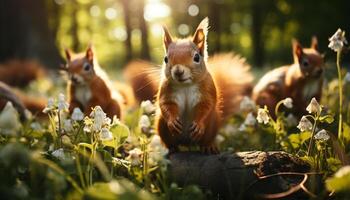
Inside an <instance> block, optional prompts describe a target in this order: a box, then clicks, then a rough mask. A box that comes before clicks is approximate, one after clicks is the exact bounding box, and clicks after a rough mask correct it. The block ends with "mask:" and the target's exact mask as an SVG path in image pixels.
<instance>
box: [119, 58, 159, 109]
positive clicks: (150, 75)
mask: <svg viewBox="0 0 350 200" xmlns="http://www.w3.org/2000/svg"><path fill="white" fill-rule="evenodd" d="M160 72H161V68H160V67H156V65H154V64H152V63H150V62H146V61H132V62H130V63H129V64H128V65H127V66H126V67H125V69H124V76H125V78H126V80H127V82H128V83H130V84H131V87H132V89H133V92H134V96H135V98H136V99H137V101H138V102H139V103H140V102H142V101H145V100H150V101H153V100H154V98H155V95H156V94H157V91H158V86H159V81H160Z"/></svg>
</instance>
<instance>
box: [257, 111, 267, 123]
mask: <svg viewBox="0 0 350 200" xmlns="http://www.w3.org/2000/svg"><path fill="white" fill-rule="evenodd" d="M256 119H257V120H258V122H259V123H264V124H267V123H269V121H270V117H269V112H268V110H267V109H266V108H265V109H263V108H259V109H258V116H257V117H256Z"/></svg>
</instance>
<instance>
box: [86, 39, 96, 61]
mask: <svg viewBox="0 0 350 200" xmlns="http://www.w3.org/2000/svg"><path fill="white" fill-rule="evenodd" d="M92 49H93V47H92V44H91V43H90V44H89V46H88V48H87V50H86V56H85V57H86V59H87V60H88V61H89V62H91V63H92V61H93V59H94V52H93V50H92Z"/></svg>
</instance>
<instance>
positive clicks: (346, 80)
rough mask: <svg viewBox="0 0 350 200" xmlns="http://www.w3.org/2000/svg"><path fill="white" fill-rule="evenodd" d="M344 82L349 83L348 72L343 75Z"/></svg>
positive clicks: (349, 75)
mask: <svg viewBox="0 0 350 200" xmlns="http://www.w3.org/2000/svg"><path fill="white" fill-rule="evenodd" d="M344 82H345V83H350V72H347V73H346V75H345V77H344Z"/></svg>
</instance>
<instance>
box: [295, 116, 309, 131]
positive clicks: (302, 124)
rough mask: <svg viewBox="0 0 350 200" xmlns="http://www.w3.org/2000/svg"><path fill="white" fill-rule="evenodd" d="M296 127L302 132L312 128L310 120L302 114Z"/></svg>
mask: <svg viewBox="0 0 350 200" xmlns="http://www.w3.org/2000/svg"><path fill="white" fill-rule="evenodd" d="M297 128H298V129H299V130H300V131H302V132H304V131H311V129H312V123H311V122H310V120H308V119H307V117H306V116H303V117H302V118H301V120H300V122H299V124H298V126H297Z"/></svg>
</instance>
